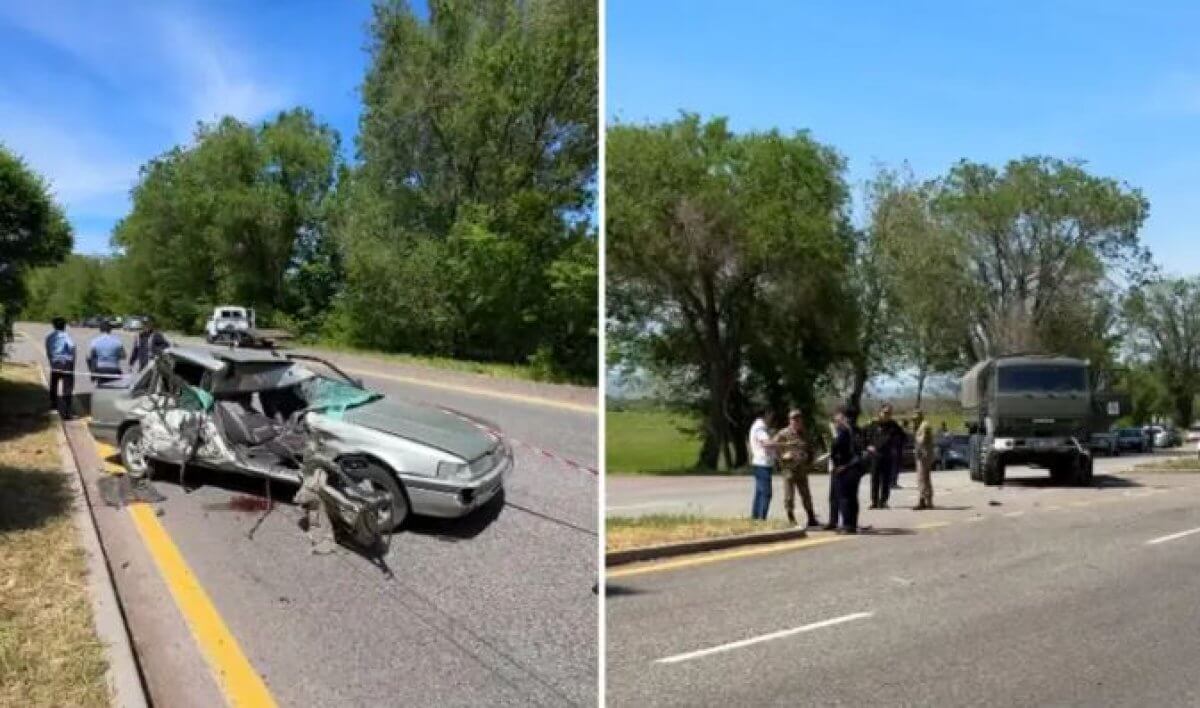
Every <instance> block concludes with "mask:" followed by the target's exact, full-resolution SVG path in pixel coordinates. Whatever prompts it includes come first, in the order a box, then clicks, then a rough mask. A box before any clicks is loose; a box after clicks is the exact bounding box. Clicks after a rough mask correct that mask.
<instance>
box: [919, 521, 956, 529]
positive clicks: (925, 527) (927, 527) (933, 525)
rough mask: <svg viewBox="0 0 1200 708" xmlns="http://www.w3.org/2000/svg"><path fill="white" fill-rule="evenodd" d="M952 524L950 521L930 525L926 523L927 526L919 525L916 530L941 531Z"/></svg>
mask: <svg viewBox="0 0 1200 708" xmlns="http://www.w3.org/2000/svg"><path fill="white" fill-rule="evenodd" d="M950 524H951V522H949V521H930V522H929V523H926V524H917V526H916V528H919V529H940V528H942V527H943V526H949V525H950Z"/></svg>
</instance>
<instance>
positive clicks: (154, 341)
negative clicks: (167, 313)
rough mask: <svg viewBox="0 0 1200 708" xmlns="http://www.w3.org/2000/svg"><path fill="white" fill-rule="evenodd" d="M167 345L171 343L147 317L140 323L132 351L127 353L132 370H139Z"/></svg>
mask: <svg viewBox="0 0 1200 708" xmlns="http://www.w3.org/2000/svg"><path fill="white" fill-rule="evenodd" d="M169 346H171V343H170V342H168V341H167V338H166V337H164V336H163V335H162V333H161V332H159V331H158V330H156V329H155V328H154V320H152V319H150V318H149V317H147V318H146V321H145V323H144V324H143V325H142V331H141V332H138V336H137V341H135V342H134V344H133V353H132V354H130V355H129V366H130V367H132V368H133V370H134V371H141V370H142V369H144V368H146V365H147V364H149V363H150V362H151V361H154V359H155V358H156V357H157V356H158V355H159V354H162V353H163V350H165V349H166V348H167V347H169Z"/></svg>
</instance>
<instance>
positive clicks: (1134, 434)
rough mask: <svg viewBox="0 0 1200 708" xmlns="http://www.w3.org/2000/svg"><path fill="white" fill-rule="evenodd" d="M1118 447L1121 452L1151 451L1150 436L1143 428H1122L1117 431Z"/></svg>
mask: <svg viewBox="0 0 1200 708" xmlns="http://www.w3.org/2000/svg"><path fill="white" fill-rule="evenodd" d="M1117 449H1118V450H1119V451H1120V452H1149V451H1150V438H1149V436H1147V435H1146V433H1144V432H1142V429H1141V428H1121V429H1120V430H1118V431H1117Z"/></svg>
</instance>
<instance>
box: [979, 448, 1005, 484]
mask: <svg viewBox="0 0 1200 708" xmlns="http://www.w3.org/2000/svg"><path fill="white" fill-rule="evenodd" d="M983 483H984V484H986V485H987V486H989V487H999V486H1000V485H1002V484H1004V458H1003V457H1001V456H1000V455H988V456H987V460H986V461H985V462H984V464H983Z"/></svg>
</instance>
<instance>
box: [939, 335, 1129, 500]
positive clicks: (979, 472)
mask: <svg viewBox="0 0 1200 708" xmlns="http://www.w3.org/2000/svg"><path fill="white" fill-rule="evenodd" d="M1091 379H1092V377H1091V375H1090V371H1089V366H1088V362H1087V361H1085V360H1082V359H1072V358H1069V357H1064V356H1056V355H1051V354H1014V355H1009V356H1001V357H995V358H992V359H985V360H984V361H981V362H979V363H978V364H976V365H975V366H973V367H971V369H970V370H969V371H968V372H967V373H966V375H964V376H963V379H962V389H961V391H960V399H961V402H962V407H963V413H964V415H965V416H966V419H967V427H968V430H969V431H970V433H971V439H970V446H969V452H968V459H969V462H970V470H971V479H973V480H975V481H976V482H983V483H984V484H987V485H993V486H994V485H1001V484H1004V470H1005V467H1007V466H1008V465H1029V466H1031V467H1041V468H1044V469H1046V470H1049V472H1050V477H1051V479H1052V480H1054V481H1055V482H1057V483H1060V484H1076V485H1080V486H1089V485H1091V484H1092V453H1091V450H1090V449H1089V441H1090V439H1091V435H1092V433H1094V432H1099V431H1102V430H1107V429H1108V428H1109V426H1110V425H1111V424H1112V422H1113V421H1114V420H1116V419H1117V418H1118V417H1120V416H1121V415H1122V414H1123V413H1124V412H1128V406H1129V404H1128V397H1125V396H1120V395H1115V394H1106V393H1097V392H1095V391H1093V390H1092V381H1091Z"/></svg>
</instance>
